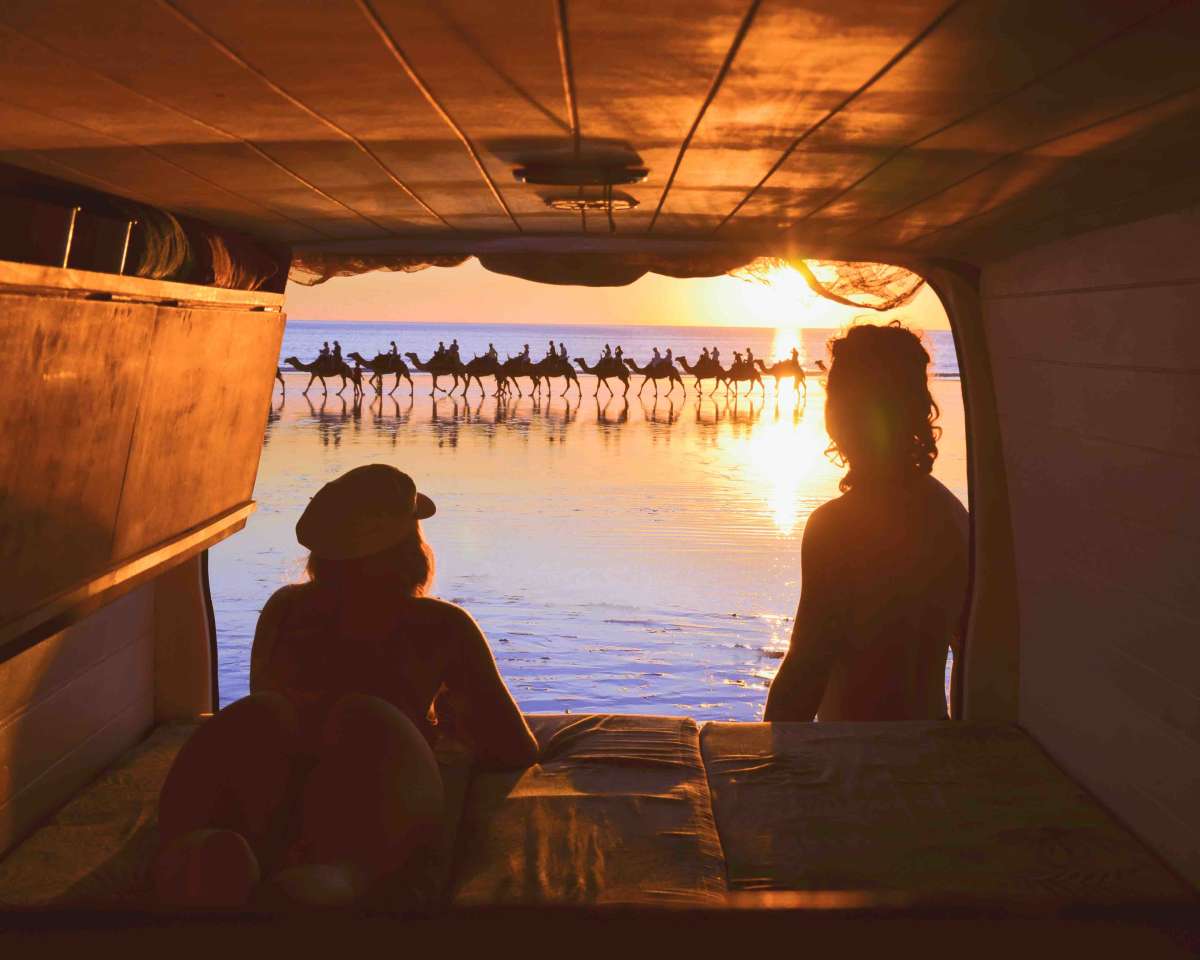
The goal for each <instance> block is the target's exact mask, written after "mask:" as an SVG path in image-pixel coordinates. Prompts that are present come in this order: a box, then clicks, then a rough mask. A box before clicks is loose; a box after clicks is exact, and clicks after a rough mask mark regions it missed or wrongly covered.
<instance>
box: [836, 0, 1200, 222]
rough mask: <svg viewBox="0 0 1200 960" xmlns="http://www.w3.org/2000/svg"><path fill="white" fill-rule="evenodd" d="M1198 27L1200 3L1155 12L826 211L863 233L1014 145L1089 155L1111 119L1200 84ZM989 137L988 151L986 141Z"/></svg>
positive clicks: (934, 140) (1016, 149)
mask: <svg viewBox="0 0 1200 960" xmlns="http://www.w3.org/2000/svg"><path fill="white" fill-rule="evenodd" d="M1197 36H1200V5H1191V6H1186V7H1178V6H1177V7H1175V8H1174V9H1168V10H1166V11H1164V12H1163V13H1162V14H1161V15H1158V16H1151V17H1148V18H1146V19H1144V20H1142V21H1141V22H1139V23H1138V24H1136V25H1135V26H1134V27H1133V28H1132V29H1130V30H1129V31H1127V32H1121V33H1120V34H1119V35H1117V36H1114V37H1112V38H1111V39H1109V40H1108V41H1107V42H1104V43H1102V44H1100V45H1098V46H1097V47H1096V48H1095V49H1094V50H1093V51H1091V55H1090V56H1088V57H1085V58H1081V59H1077V60H1074V61H1072V62H1070V63H1068V64H1066V65H1065V66H1064V67H1063V68H1062V69H1060V70H1057V71H1055V72H1053V73H1051V74H1050V75H1048V76H1046V77H1044V78H1043V79H1041V80H1039V81H1037V82H1035V83H1031V84H1029V85H1028V86H1027V87H1026V88H1024V89H1022V90H1020V91H1019V92H1017V93H1016V94H1014V95H1013V96H1011V97H1008V98H1006V99H1005V100H1004V101H1003V102H1001V103H998V104H996V105H995V106H994V107H991V108H990V109H987V110H984V111H981V112H980V113H978V114H976V115H974V116H972V117H970V118H968V119H966V120H964V121H963V122H961V123H956V124H954V125H953V126H951V127H949V128H947V129H945V130H944V131H942V132H940V133H938V134H936V135H934V136H932V137H930V138H929V139H927V140H925V141H924V142H923V143H921V144H920V146H919V147H918V148H916V149H914V150H910V151H906V152H905V153H904V154H902V155H900V156H899V157H897V158H895V160H894V161H892V162H891V163H889V164H887V165H886V166H885V167H883V168H882V169H880V170H879V171H878V172H877V173H876V174H875V175H873V176H871V177H869V178H868V179H867V180H865V181H864V182H862V183H861V184H859V185H857V186H856V187H855V189H854V190H852V191H850V192H849V193H847V194H846V195H845V196H843V197H842V198H841V199H839V200H837V201H835V202H833V203H830V204H829V205H828V206H826V207H824V208H823V209H822V210H820V211H819V212H818V214H817V216H819V217H820V218H821V219H827V220H834V221H838V225H839V230H840V231H841V232H854V231H856V230H859V229H862V227H863V224H864V223H875V222H879V221H882V220H885V219H889V218H892V217H902V216H903V215H904V213H905V211H906V210H908V209H911V208H912V207H914V206H917V205H919V203H920V202H921V199H922V198H924V197H927V196H936V195H937V193H938V192H939V191H940V190H943V189H947V188H949V187H951V186H953V185H954V184H956V183H958V182H960V181H962V180H964V179H965V178H967V177H970V176H972V175H973V174H975V173H978V172H981V171H984V170H986V169H988V167H989V166H990V165H991V164H992V163H995V162H997V161H999V160H1001V159H1003V158H1006V157H1008V156H1010V155H1011V154H1014V153H1020V152H1023V151H1030V150H1035V151H1036V150H1037V149H1038V148H1037V145H1039V144H1046V145H1047V147H1046V149H1045V150H1042V151H1041V152H1043V153H1045V152H1047V150H1053V151H1055V152H1059V153H1060V154H1061V152H1062V151H1064V150H1066V149H1068V147H1067V146H1066V145H1067V144H1070V149H1073V150H1076V151H1078V152H1079V153H1080V154H1083V153H1087V152H1090V151H1091V150H1093V149H1096V148H1098V147H1099V146H1102V145H1103V143H1104V142H1106V141H1105V140H1104V138H1105V137H1106V136H1107V134H1106V133H1104V132H1103V131H1104V129H1105V128H1106V127H1107V123H1106V122H1107V121H1108V120H1110V119H1112V118H1115V117H1120V116H1122V115H1124V114H1126V113H1129V112H1131V111H1135V110H1138V109H1140V108H1142V107H1145V106H1147V105H1149V104H1153V103H1155V102H1157V101H1158V100H1160V99H1163V98H1164V97H1169V96H1171V95H1172V94H1174V93H1177V92H1179V91H1180V90H1186V89H1191V88H1194V87H1200V58H1197V56H1196V52H1195V39H1194V38H1195V37H1197ZM1151 58H1153V59H1154V60H1155V62H1156V63H1157V65H1158V67H1159V69H1158V70H1157V71H1155V73H1154V75H1152V76H1146V77H1145V78H1144V79H1142V80H1140V81H1139V80H1138V78H1137V73H1138V70H1139V65H1140V64H1144V63H1146V62H1147V60H1148V59H1151ZM1131 81H1134V82H1131ZM1093 128H1094V129H1095V130H1096V131H1097V132H1096V133H1095V134H1094V135H1093V136H1092V137H1091V138H1088V137H1083V136H1080V137H1075V136H1069V135H1070V134H1072V133H1074V132H1076V131H1086V130H1088V129H1093ZM1114 129H1115V128H1114ZM984 144H986V147H987V149H986V151H984V150H981V149H980V145H984ZM1055 144H1057V146H1054V145H1055ZM1062 155H1065V154H1062ZM898 197H904V198H907V199H908V203H907V204H906V206H904V207H902V208H896V207H889V206H888V204H891V203H895V200H896V198H898Z"/></svg>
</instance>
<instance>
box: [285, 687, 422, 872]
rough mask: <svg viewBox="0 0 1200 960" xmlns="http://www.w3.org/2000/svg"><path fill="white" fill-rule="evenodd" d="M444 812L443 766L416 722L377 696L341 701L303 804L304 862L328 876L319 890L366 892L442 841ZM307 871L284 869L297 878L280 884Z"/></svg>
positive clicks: (331, 717)
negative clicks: (434, 841)
mask: <svg viewBox="0 0 1200 960" xmlns="http://www.w3.org/2000/svg"><path fill="white" fill-rule="evenodd" d="M442 815H443V795H442V781H441V776H440V774H439V773H438V768H437V763H436V761H435V760H434V758H433V752H432V751H431V750H430V748H429V744H428V743H427V742H426V741H425V738H424V737H423V736H422V735H421V733H420V731H418V730H417V728H416V727H415V726H414V725H413V723H412V721H410V720H409V719H408V717H406V716H405V715H404V714H403V713H402V712H401V711H399V710H397V709H396V708H395V707H394V706H392V705H391V704H390V703H387V702H386V701H384V700H381V699H379V698H377V697H370V696H366V695H364V694H351V695H349V696H347V697H344V698H342V699H341V700H340V701H338V703H337V704H336V705H335V706H334V708H333V709H332V710H331V711H330V712H329V716H328V718H327V719H326V721H325V726H324V730H323V731H322V735H321V743H320V747H319V759H318V762H317V765H316V766H315V767H314V768H313V770H312V773H311V774H310V775H309V778H308V782H307V784H306V786H305V789H304V795H303V799H302V801H301V815H300V816H301V826H300V842H301V844H302V846H303V850H304V854H305V860H307V861H309V862H310V863H313V864H320V865H323V869H324V871H325V872H324V873H323V874H322V876H321V878H320V879H319V881H318V883H317V884H316V885H317V886H319V887H326V888H327V889H328V887H329V884H328V881H330V880H333V881H334V887H335V890H334V892H335V894H336V893H338V892H339V891H338V890H337V889H336V888H337V884H338V883H340V884H342V885H343V886H342V888H341V892H345V891H346V890H349V891H353V892H356V893H361V892H365V889H366V888H367V887H369V886H370V884H372V883H373V882H375V881H376V880H378V879H379V878H381V877H384V876H386V875H388V874H390V873H393V872H395V871H396V870H398V869H400V868H401V867H403V866H404V865H405V864H406V863H408V862H410V861H411V858H412V857H413V855H414V854H415V853H417V852H418V851H419V850H420V849H421V848H422V846H423V845H425V844H427V843H428V841H429V838H431V837H437V836H439V835H440V824H441V820H442ZM305 869H306V868H297V870H295V871H285V873H292V874H293V876H291V877H285V876H282V875H281V876H280V877H279V878H278V880H279V882H280V885H282V886H285V887H288V886H289V885H292V886H294V883H295V880H296V876H295V874H298V873H303V871H304V870H305ZM330 870H332V871H335V873H332V874H331V873H330ZM310 873H311V871H310Z"/></svg>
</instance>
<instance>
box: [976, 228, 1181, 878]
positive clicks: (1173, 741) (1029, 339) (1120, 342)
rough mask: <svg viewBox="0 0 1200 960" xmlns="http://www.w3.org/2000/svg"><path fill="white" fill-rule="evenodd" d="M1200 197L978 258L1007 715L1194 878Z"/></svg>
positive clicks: (1154, 845) (1177, 866) (1179, 868)
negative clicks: (998, 523)
mask: <svg viewBox="0 0 1200 960" xmlns="http://www.w3.org/2000/svg"><path fill="white" fill-rule="evenodd" d="M1197 250H1200V208H1195V209H1191V210H1189V211H1186V212H1183V213H1176V214H1171V215H1168V216H1162V217H1157V218H1154V219H1150V220H1144V221H1140V222H1137V223H1133V224H1128V225H1125V226H1121V227H1117V228H1111V229H1106V230H1102V231H1097V232H1094V233H1088V234H1084V235H1081V236H1076V237H1073V238H1071V239H1069V240H1063V241H1059V242H1056V243H1053V244H1049V245H1046V246H1043V247H1038V248H1035V249H1032V250H1028V251H1025V252H1022V253H1021V254H1019V255H1016V256H1014V257H1011V258H1010V259H1007V260H1005V261H1003V262H997V263H994V264H990V265H988V266H987V267H986V268H985V269H984V271H983V275H982V284H981V287H982V297H983V318H984V328H985V331H986V335H987V339H988V346H989V352H990V354H991V361H992V367H993V375H994V380H995V386H996V400H997V407H998V411H999V418H1000V429H1001V436H1002V444H1003V452H1004V459H1005V463H1006V467H1007V471H1006V472H1007V480H1008V485H1009V494H1010V504H1011V511H1012V524H1013V539H1014V547H1015V556H1016V575H1017V580H1018V584H1019V597H1020V601H1019V607H1020V639H1021V644H1020V720H1021V724H1022V726H1024V727H1025V728H1026V729H1028V730H1029V731H1030V732H1031V733H1032V734H1033V735H1034V736H1035V737H1037V739H1038V740H1039V741H1040V742H1041V743H1042V744H1043V745H1044V746H1045V748H1046V749H1047V750H1048V751H1049V752H1050V753H1051V754H1052V755H1053V756H1054V758H1055V759H1056V760H1057V761H1058V762H1059V763H1060V764H1061V765H1062V766H1063V767H1064V768H1065V769H1066V770H1067V771H1069V772H1070V773H1071V774H1072V775H1074V776H1075V777H1076V778H1078V779H1079V780H1080V781H1081V782H1082V783H1083V784H1084V785H1085V786H1087V787H1088V788H1089V789H1091V790H1092V791H1093V792H1094V793H1096V794H1097V795H1098V796H1099V797H1100V798H1101V799H1102V800H1103V801H1104V802H1105V803H1107V804H1108V805H1109V806H1110V808H1111V809H1113V810H1114V812H1116V813H1117V815H1118V816H1120V817H1122V818H1123V819H1124V820H1125V822H1126V823H1127V824H1128V825H1129V826H1130V827H1132V828H1133V829H1134V830H1135V832H1137V833H1138V834H1139V835H1141V837H1142V838H1143V839H1144V840H1146V841H1147V842H1148V843H1149V844H1150V845H1151V846H1152V847H1154V848H1155V849H1157V850H1158V851H1159V852H1160V853H1161V854H1162V856H1163V857H1164V858H1165V859H1167V860H1168V861H1169V862H1171V863H1172V864H1173V865H1174V866H1175V867H1176V868H1177V869H1178V870H1180V872H1182V873H1183V874H1184V875H1185V876H1186V877H1187V878H1188V879H1189V880H1190V881H1191V882H1192V883H1193V884H1196V885H1200V259H1198V258H1197V256H1196V251H1197Z"/></svg>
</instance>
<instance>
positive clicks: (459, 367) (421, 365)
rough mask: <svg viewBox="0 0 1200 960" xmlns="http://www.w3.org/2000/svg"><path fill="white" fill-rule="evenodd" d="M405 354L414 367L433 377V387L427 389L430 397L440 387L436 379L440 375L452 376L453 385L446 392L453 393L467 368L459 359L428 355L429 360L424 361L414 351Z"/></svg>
mask: <svg viewBox="0 0 1200 960" xmlns="http://www.w3.org/2000/svg"><path fill="white" fill-rule="evenodd" d="M405 356H406V357H408V359H409V360H411V361H412V364H413V366H414V367H416V368H417V369H418V370H420V371H421V372H422V373H428V374H430V375H431V376H432V377H433V389H432V390H430V391H429V395H430V396H431V397H432V396H433V395H434V394H435V393H437V392H438V390H440V389H441V388H440V387H439V386H438V379H439V378H440V377H453V378H454V386H452V387H451V388H450V389H449V390H448V391H447V393H450V394H453V393H454V391H455V390H457V389H458V387H459V384H460V383H461V382H462V380H463V378H464V377H465V375H466V369H467V368H466V365H465V364H464V363H463V362H462V361H461V360H458V361H455V360H451V359H450V358H449V357H441V358H438V359H434V358H433V357H430V358H429V362H428V363H425V362H423V361H422V360H421V358H420V357H418V356H417V355H416V354H415V353H406V354H405Z"/></svg>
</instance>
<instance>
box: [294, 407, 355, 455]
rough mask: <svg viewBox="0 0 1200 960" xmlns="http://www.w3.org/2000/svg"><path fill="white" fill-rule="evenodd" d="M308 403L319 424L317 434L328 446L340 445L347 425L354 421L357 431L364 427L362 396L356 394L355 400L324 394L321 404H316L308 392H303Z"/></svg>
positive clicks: (311, 413)
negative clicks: (332, 397)
mask: <svg viewBox="0 0 1200 960" xmlns="http://www.w3.org/2000/svg"><path fill="white" fill-rule="evenodd" d="M302 396H303V397H304V400H305V402H306V403H307V404H308V412H309V415H310V416H311V417H312V418H313V421H314V422H315V423H316V425H317V436H318V437H319V438H320V440H321V443H322V444H323V445H325V446H327V447H329V446H332V447H340V446H341V444H342V434H343V432H344V431H345V428H346V425H347V424H348V423H351V422H353V425H354V429H355V430H356V431H357V430H359V429H361V427H362V396H361V395H358V394H356V395H355V397H354V399H353V400H349V401H348V400H347V399H346V398H345V397H337V395H336V394H334V396H335V397H337V399H336V400H334V399H331V398H330V397H328V396H325V395H322V397H321V404H320V406H319V407H318V406H314V404H313V402H312V399H311V398H310V397H309V396H308V395H307V394H302Z"/></svg>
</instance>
